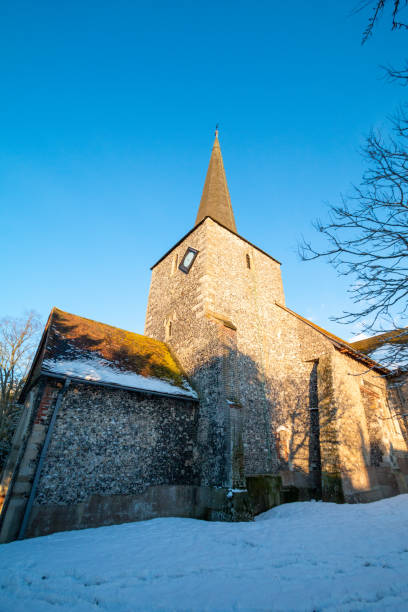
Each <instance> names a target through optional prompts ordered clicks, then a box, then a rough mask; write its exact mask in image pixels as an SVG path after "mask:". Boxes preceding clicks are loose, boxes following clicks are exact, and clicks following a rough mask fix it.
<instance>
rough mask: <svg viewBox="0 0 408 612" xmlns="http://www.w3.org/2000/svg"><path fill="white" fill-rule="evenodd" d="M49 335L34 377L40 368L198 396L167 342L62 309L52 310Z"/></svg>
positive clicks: (37, 358)
mask: <svg viewBox="0 0 408 612" xmlns="http://www.w3.org/2000/svg"><path fill="white" fill-rule="evenodd" d="M44 335H45V338H44V337H43V340H42V343H41V344H40V347H42V348H41V350H39V351H38V353H37V355H36V358H35V363H34V364H33V368H32V373H31V375H30V377H32V374H33V372H36V373H37V374H38V373H39V372H40V371H41V372H42V373H44V372H46V373H50V374H56V375H61V374H63V375H66V376H70V377H71V378H82V379H86V380H90V381H93V382H101V383H102V382H106V383H113V384H116V385H119V386H124V387H132V388H135V389H139V390H145V391H146V390H151V391H155V392H158V393H165V394H169V395H184V396H188V397H194V398H195V397H196V394H195V392H194V391H193V390H192V389H191V387H190V386H189V383H188V381H187V378H186V376H185V375H184V373H183V372H182V370H181V369H180V366H179V365H178V364H177V362H176V360H175V359H174V357H173V356H172V354H171V352H170V349H169V347H168V346H167V345H166V344H165V343H164V342H160V341H159V340H154V339H153V338H148V337H147V336H142V335H140V334H135V333H133V332H129V331H126V330H124V329H120V328H118V327H113V326H111V325H106V324H105V323H99V322H97V321H93V320H91V319H86V318H84V317H80V316H78V315H74V314H70V313H68V312H64V311H62V310H59V309H58V308H53V310H52V312H51V315H50V318H49V320H48V323H47V327H46V330H45V332H44ZM30 377H29V378H30ZM28 382H29V381H28Z"/></svg>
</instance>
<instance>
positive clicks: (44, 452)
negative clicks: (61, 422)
mask: <svg viewBox="0 0 408 612" xmlns="http://www.w3.org/2000/svg"><path fill="white" fill-rule="evenodd" d="M70 382H71V380H70V378H65V383H64V386H63V387H62V388H61V389H60V390H59V392H58V397H57V401H56V402H55V406H54V411H53V413H52V416H51V421H50V424H49V426H48V430H47V435H46V436H45V440H44V444H43V447H42V450H41V455H40V458H39V460H38V463H37V468H36V470H35V476H34V480H33V484H32V487H31V491H30V496H29V498H28V501H27V504H26V507H25V511H24V516H23V520H22V523H21V527H20V531H19V534H18V537H17V539H18V540H23V539H24V537H25V533H26V530H27V524H28V519H29V518H30V514H31V509H32V507H33V503H34V499H35V495H36V493H37V487H38V483H39V480H40V476H41V470H42V466H43V463H44V460H45V457H46V456H47V451H48V447H49V445H50V442H51V437H52V432H53V430H54V425H55V421H56V420H57V415H58V411H59V408H60V405H61V400H62V396H63V395H64V393H65V391H66V389H67V388H68V386H69V384H70Z"/></svg>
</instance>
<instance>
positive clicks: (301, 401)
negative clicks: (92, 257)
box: [145, 219, 331, 486]
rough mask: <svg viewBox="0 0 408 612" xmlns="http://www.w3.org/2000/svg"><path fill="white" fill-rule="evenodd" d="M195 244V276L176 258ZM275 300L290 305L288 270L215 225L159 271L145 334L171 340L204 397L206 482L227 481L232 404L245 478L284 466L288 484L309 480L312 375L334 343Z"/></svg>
mask: <svg viewBox="0 0 408 612" xmlns="http://www.w3.org/2000/svg"><path fill="white" fill-rule="evenodd" d="M188 246H191V247H193V248H195V249H197V250H198V251H199V253H198V256H197V258H196V260H195V262H194V264H193V267H192V268H191V270H190V272H189V274H187V275H186V274H184V273H183V272H181V271H180V270H178V269H177V266H176V265H175V262H176V261H177V262H179V261H180V260H181V258H182V256H183V254H184V252H185V250H186V248H187V247H188ZM247 256H248V257H249V267H248V257H247ZM275 301H279V302H280V303H283V302H284V296H283V289H282V281H281V277H280V265H279V264H278V263H277V262H276V261H275V260H273V259H271V258H270V257H268V256H267V255H265V254H264V253H262V252H261V251H259V250H258V249H256V248H254V247H252V246H250V245H249V244H248V243H246V242H245V241H243V240H242V239H241V238H239V237H238V236H236V235H235V234H233V233H231V232H229V231H228V230H226V229H225V228H223V227H221V226H220V225H218V224H217V223H215V222H213V221H212V220H211V219H207V220H206V221H205V222H204V223H203V224H202V225H200V226H199V227H197V229H196V230H195V231H193V232H192V233H191V234H190V235H189V236H188V237H187V238H186V239H185V240H184V241H183V242H182V243H181V244H180V245H178V246H177V247H176V248H175V249H174V250H173V251H172V252H170V253H169V254H168V255H167V257H166V258H165V259H164V260H162V261H161V262H160V263H159V264H158V265H157V266H156V267H155V268H154V269H153V273H152V281H151V289H150V294H149V302H148V310H147V317H146V328H145V333H146V334H147V335H150V336H152V337H154V338H158V339H160V340H166V341H167V342H168V344H169V345H170V346H171V347H172V349H173V351H174V353H175V355H176V356H177V358H178V359H179V360H180V362H181V365H182V366H183V368H184V369H185V371H186V372H187V374H188V375H189V376H190V377H191V378H192V381H193V384H194V385H195V387H196V388H197V390H198V392H199V393H200V398H201V405H200V414H201V416H200V442H201V444H202V449H203V451H202V456H203V462H204V463H205V466H204V468H203V480H204V483H212V484H222V482H219V481H218V477H219V475H220V474H222V466H223V465H225V464H226V463H227V462H228V452H227V450H228V449H227V448H226V445H227V446H228V445H229V444H230V442H231V440H230V438H229V437H228V436H229V432H230V431H231V419H232V418H233V417H231V414H230V412H231V411H230V410H229V408H228V405H227V406H226V405H225V398H227V399H229V400H230V401H231V400H233V401H235V403H236V404H238V405H239V406H240V410H241V417H240V418H241V420H242V423H243V425H242V427H243V448H244V456H245V472H246V474H247V475H249V474H251V475H253V474H264V473H277V472H278V471H279V470H283V471H285V472H287V479H286V480H287V483H288V484H295V483H296V484H298V481H299V479H300V480H301V481H302V482H303V486H307V484H308V482H307V478H308V473H309V450H308V448H309V443H310V427H311V423H310V421H311V417H310V412H309V405H310V401H311V399H310V378H311V375H312V370H313V368H314V361H313V360H314V359H316V358H317V357H318V356H319V355H320V354H321V353H322V351H323V352H324V351H325V350H330V348H331V343H330V342H328V341H327V340H326V339H325V338H324V337H323V336H322V335H321V334H319V333H318V332H316V331H315V330H313V329H312V328H310V327H308V326H306V325H305V324H304V323H301V322H300V321H299V320H298V319H296V318H295V317H293V315H291V314H289V313H288V312H286V311H285V310H284V309H282V308H280V307H279V306H277V305H276V303H275ZM169 317H171V318H172V321H173V324H172V336H171V337H170V338H169V337H166V320H168V318H169ZM230 324H232V325H233V327H236V332H235V336H236V339H235V348H230V349H229V357H228V360H229V362H230V364H233V366H232V365H230V366H229V369H230V370H231V371H233V373H234V375H233V379H232V378H231V375H229V378H228V380H226V379H225V360H226V355H225V346H226V344H225V341H224V340H223V335H224V332H223V331H222V327H224V328H225V326H227V327H230ZM223 363H224V366H223ZM223 371H224V376H223ZM232 380H233V383H231V381H232ZM231 384H233V385H235V391H232V389H231ZM217 386H218V391H217ZM279 426H282V427H287V429H288V437H289V439H288V445H289V446H290V452H289V454H290V457H289V459H288V461H286V462H282V461H280V460H279V458H278V457H277V454H276V441H275V434H276V430H277V428H278V427H279ZM222 436H224V437H225V438H226V445H223V444H222ZM283 463H284V465H283Z"/></svg>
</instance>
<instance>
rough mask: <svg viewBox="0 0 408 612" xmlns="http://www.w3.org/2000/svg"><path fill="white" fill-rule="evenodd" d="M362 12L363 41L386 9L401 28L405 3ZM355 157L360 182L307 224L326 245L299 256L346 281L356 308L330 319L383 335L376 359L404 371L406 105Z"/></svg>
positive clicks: (407, 343) (406, 74) (395, 0)
mask: <svg viewBox="0 0 408 612" xmlns="http://www.w3.org/2000/svg"><path fill="white" fill-rule="evenodd" d="M368 6H373V13H372V16H371V17H370V19H369V22H368V25H367V28H366V30H365V32H364V34H363V43H364V42H366V41H367V39H368V38H369V36H371V34H372V32H373V28H374V26H375V25H376V23H377V21H378V19H379V17H380V15H381V14H382V13H383V11H384V9H385V8H386V6H389V7H390V9H391V11H392V29H404V30H405V29H407V30H408V25H407V24H405V23H404V22H403V21H401V19H400V17H401V11H402V9H403V8H407V7H408V0H367V1H364V2H361V3H360V5H359V7H358V10H362V9H365V8H367V7H368ZM385 70H386V72H387V74H388V76H389V78H390V79H391V80H394V81H397V82H398V83H399V84H401V85H406V84H408V64H406V66H405V67H404V68H403V69H402V70H396V69H393V68H385ZM362 153H363V156H364V157H365V159H366V162H367V170H366V172H365V174H364V175H363V178H362V182H361V184H360V185H359V186H356V187H354V192H353V193H352V195H350V196H349V197H347V198H342V202H341V204H340V205H338V206H330V208H329V218H328V220H327V221H326V222H322V221H321V220H317V221H316V222H315V223H314V227H315V228H316V229H317V231H318V232H319V233H320V234H322V235H323V236H324V238H325V239H326V247H324V248H321V249H320V248H316V247H314V246H312V244H311V243H310V242H309V241H307V240H304V239H303V241H302V243H301V245H300V248H299V251H300V256H301V258H302V259H303V260H310V259H316V258H325V259H326V260H327V261H328V262H329V263H330V264H332V265H333V266H334V268H335V269H336V270H337V272H338V273H339V275H342V276H350V277H352V278H353V280H354V282H353V283H352V285H351V288H350V290H349V291H350V294H351V299H352V301H353V303H354V304H355V309H353V310H352V311H350V312H343V314H342V315H340V316H337V317H333V320H335V321H337V322H341V323H354V322H356V321H359V322H361V323H362V325H363V331H364V332H368V333H369V334H370V335H373V334H381V333H388V332H390V335H389V336H388V337H389V341H388V343H387V346H386V348H385V349H383V350H382V352H381V355H380V357H381V361H382V362H383V363H384V364H386V365H389V366H390V367H391V366H395V365H396V364H397V363H400V364H401V363H403V364H407V365H408V331H407V330H406V329H404V328H405V327H406V325H407V324H408V320H407V319H408V105H406V104H405V105H402V107H401V108H400V110H399V112H398V113H397V114H396V115H395V116H394V117H393V119H391V133H390V136H389V137H387V138H385V137H383V135H382V134H381V133H380V132H378V131H372V132H371V134H370V135H369V136H368V138H367V140H366V144H365V146H364V148H363V151H362ZM396 332H397V333H396ZM377 358H378V356H377Z"/></svg>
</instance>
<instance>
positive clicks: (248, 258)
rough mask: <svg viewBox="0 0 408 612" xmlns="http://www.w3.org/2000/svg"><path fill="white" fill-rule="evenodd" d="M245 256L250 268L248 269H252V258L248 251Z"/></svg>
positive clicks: (247, 265)
mask: <svg viewBox="0 0 408 612" xmlns="http://www.w3.org/2000/svg"><path fill="white" fill-rule="evenodd" d="M245 258H246V267H247V268H248V270H250V269H251V258H250V256H249V255H248V253H247V254H246V256H245Z"/></svg>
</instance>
